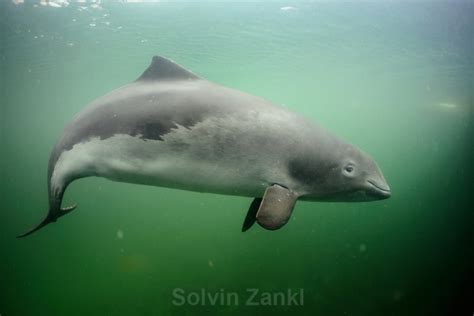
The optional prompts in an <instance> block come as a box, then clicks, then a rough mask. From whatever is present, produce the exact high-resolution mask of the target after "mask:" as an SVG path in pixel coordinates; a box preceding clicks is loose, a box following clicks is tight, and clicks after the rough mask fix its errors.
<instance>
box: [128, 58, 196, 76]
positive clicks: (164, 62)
mask: <svg viewBox="0 0 474 316" xmlns="http://www.w3.org/2000/svg"><path fill="white" fill-rule="evenodd" d="M192 79H199V77H198V76H196V75H195V74H193V73H192V72H190V71H189V70H186V69H184V68H183V67H181V66H180V65H178V64H177V63H175V62H174V61H172V60H169V59H167V58H165V57H161V56H153V59H152V60H151V64H150V66H148V68H147V69H146V70H145V72H144V73H143V74H142V75H141V76H140V77H139V78H138V79H137V81H161V80H163V81H166V80H192Z"/></svg>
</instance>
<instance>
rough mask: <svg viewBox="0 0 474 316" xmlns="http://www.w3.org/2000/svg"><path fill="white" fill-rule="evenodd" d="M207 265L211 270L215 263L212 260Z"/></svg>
mask: <svg viewBox="0 0 474 316" xmlns="http://www.w3.org/2000/svg"><path fill="white" fill-rule="evenodd" d="M207 265H208V266H209V268H214V262H212V260H210V259H209V261H208V262H207Z"/></svg>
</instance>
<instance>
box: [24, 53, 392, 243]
mask: <svg viewBox="0 0 474 316" xmlns="http://www.w3.org/2000/svg"><path fill="white" fill-rule="evenodd" d="M89 176H98V177H104V178H107V179H110V180H114V181H121V182H129V183H137V184H148V185H154V186H162V187H169V188H177V189H183V190H192V191H198V192H210V193H219V194H227V195H238V196H247V197H252V198H254V200H253V202H252V203H251V205H250V208H249V209H248V211H247V216H246V217H245V220H244V223H243V226H242V231H246V230H247V229H249V228H250V227H251V226H252V225H253V223H254V222H255V221H257V222H258V223H259V224H260V225H261V226H262V227H264V228H266V229H270V230H275V229H278V228H280V227H282V226H283V225H284V224H285V223H286V222H287V221H288V220H289V218H290V216H291V213H292V211H293V208H294V206H295V203H296V201H297V200H298V199H302V200H309V201H370V200H380V199H386V198H388V197H389V196H390V193H391V192H390V188H389V186H388V185H387V182H386V181H385V179H384V177H383V175H382V172H381V171H380V169H379V167H378V166H377V164H376V163H375V161H374V160H372V158H370V157H369V156H368V155H367V154H366V153H364V152H363V151H361V150H359V149H358V148H356V147H355V146H353V145H351V144H348V143H346V142H344V141H342V140H340V139H339V138H337V137H336V136H334V135H333V134H331V133H330V132H328V131H327V130H326V129H324V128H322V127H321V126H319V125H317V124H315V123H313V122H311V121H309V120H307V119H305V118H304V117H302V116H300V115H298V114H296V113H293V112H291V111H289V110H288V109H286V108H284V107H280V106H277V105H274V104H272V103H270V102H268V101H266V100H264V99H261V98H259V97H256V96H252V95H249V94H246V93H243V92H240V91H237V90H234V89H230V88H226V87H223V86H221V85H218V84H215V83H212V82H209V81H207V80H204V79H202V78H200V77H198V76H197V75H195V74H194V73H192V72H190V71H189V70H186V69H184V68H183V67H181V66H179V65H178V64H176V63H175V62H173V61H171V60H169V59H166V58H164V57H160V56H155V57H153V60H152V63H151V65H150V66H149V67H148V68H147V69H146V70H145V72H144V73H143V74H142V75H141V76H140V77H139V78H138V79H137V80H135V81H134V82H132V83H130V84H128V85H125V86H123V87H121V88H118V89H117V90H114V91H112V92H110V93H108V94H106V95H105V96H102V97H100V98H98V99H96V100H95V101H93V102H92V103H91V104H89V105H88V106H87V107H86V108H85V109H84V110H83V111H81V112H80V113H78V114H77V115H76V116H75V117H74V118H73V120H72V122H71V123H69V125H67V126H66V128H65V129H64V132H63V134H62V135H61V137H60V138H59V140H58V142H57V143H56V145H55V147H54V149H53V151H52V153H51V156H50V159H49V165H48V193H49V211H48V213H47V215H46V217H45V218H44V220H43V221H42V222H41V223H40V224H39V225H37V226H36V227H34V228H33V229H31V230H29V231H28V232H26V233H24V234H22V235H20V236H18V237H24V236H27V235H29V234H31V233H33V232H35V231H37V230H38V229H40V228H42V227H44V226H45V225H47V224H49V223H51V222H55V221H56V220H57V219H58V218H59V217H61V216H63V215H65V214H67V213H69V212H71V211H72V210H73V209H74V208H75V207H76V206H75V205H73V206H69V207H61V201H62V198H63V195H64V192H65V190H66V188H67V186H68V185H69V184H70V183H71V182H73V181H74V180H76V179H79V178H84V177H89Z"/></svg>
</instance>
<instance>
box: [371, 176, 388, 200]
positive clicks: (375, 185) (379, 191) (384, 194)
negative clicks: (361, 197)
mask: <svg viewBox="0 0 474 316" xmlns="http://www.w3.org/2000/svg"><path fill="white" fill-rule="evenodd" d="M367 184H368V186H369V188H368V193H369V194H370V195H371V196H373V197H374V198H376V199H378V200H384V199H388V198H389V197H390V196H391V195H392V191H391V190H390V187H389V186H388V184H387V182H385V181H380V180H379V181H375V180H372V179H369V180H367Z"/></svg>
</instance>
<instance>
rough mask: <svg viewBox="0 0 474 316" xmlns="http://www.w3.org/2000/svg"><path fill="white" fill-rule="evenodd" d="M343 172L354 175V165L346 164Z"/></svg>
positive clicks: (350, 175)
mask: <svg viewBox="0 0 474 316" xmlns="http://www.w3.org/2000/svg"><path fill="white" fill-rule="evenodd" d="M343 173H344V175H346V176H348V177H352V176H354V165H352V164H349V165H347V166H345V167H344V172H343Z"/></svg>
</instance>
